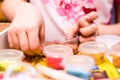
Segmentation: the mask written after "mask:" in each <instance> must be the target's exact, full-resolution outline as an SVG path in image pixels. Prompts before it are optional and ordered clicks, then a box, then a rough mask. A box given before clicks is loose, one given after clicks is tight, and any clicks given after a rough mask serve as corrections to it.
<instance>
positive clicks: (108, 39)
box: [95, 34, 120, 48]
mask: <svg viewBox="0 0 120 80" xmlns="http://www.w3.org/2000/svg"><path fill="white" fill-rule="evenodd" d="M95 41H100V42H104V43H105V44H106V45H107V47H108V48H111V47H112V46H113V45H114V44H116V43H118V42H120V36H117V35H112V34H109V35H100V36H97V37H96V39H95Z"/></svg>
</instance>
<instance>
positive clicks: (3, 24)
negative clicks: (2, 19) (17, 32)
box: [0, 23, 10, 32]
mask: <svg viewBox="0 0 120 80" xmlns="http://www.w3.org/2000/svg"><path fill="white" fill-rule="evenodd" d="M9 25H10V23H0V32H1V31H3V30H4V29H6V28H7V27H8V26H9Z"/></svg>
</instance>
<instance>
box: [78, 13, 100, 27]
mask: <svg viewBox="0 0 120 80" xmlns="http://www.w3.org/2000/svg"><path fill="white" fill-rule="evenodd" d="M97 17H98V15H97V13H96V12H91V13H89V14H87V15H85V16H83V17H81V18H80V20H79V21H78V26H79V27H87V26H89V25H90V23H91V22H93V21H94V20H95V19H96V18H97Z"/></svg>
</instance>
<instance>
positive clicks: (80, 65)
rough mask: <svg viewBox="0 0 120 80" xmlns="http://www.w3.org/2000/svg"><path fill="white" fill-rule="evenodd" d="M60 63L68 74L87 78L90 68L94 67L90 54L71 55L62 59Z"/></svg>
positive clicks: (89, 74)
mask: <svg viewBox="0 0 120 80" xmlns="http://www.w3.org/2000/svg"><path fill="white" fill-rule="evenodd" d="M62 65H63V67H64V69H65V71H66V72H67V73H68V74H72V75H74V76H77V77H80V78H84V79H86V80H88V79H89V77H90V76H91V70H92V69H93V68H94V67H95V61H94V59H93V58H92V57H90V56H86V55H71V56H69V57H65V58H64V59H63V60H62Z"/></svg>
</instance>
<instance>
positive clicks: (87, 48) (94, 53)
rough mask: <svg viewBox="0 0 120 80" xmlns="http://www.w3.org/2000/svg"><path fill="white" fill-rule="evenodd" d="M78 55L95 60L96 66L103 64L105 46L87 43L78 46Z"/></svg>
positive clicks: (93, 42)
mask: <svg viewBox="0 0 120 80" xmlns="http://www.w3.org/2000/svg"><path fill="white" fill-rule="evenodd" d="M78 51H79V53H78V54H80V55H88V56H91V57H93V58H94V59H95V62H96V65H99V64H101V63H103V62H104V56H105V54H106V52H107V45H106V44H104V43H102V42H95V41H89V42H84V43H82V44H80V45H79V48H78Z"/></svg>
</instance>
